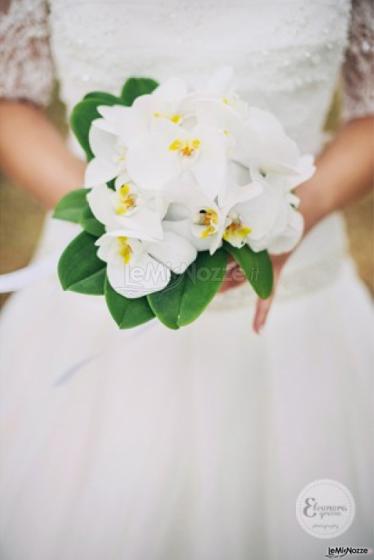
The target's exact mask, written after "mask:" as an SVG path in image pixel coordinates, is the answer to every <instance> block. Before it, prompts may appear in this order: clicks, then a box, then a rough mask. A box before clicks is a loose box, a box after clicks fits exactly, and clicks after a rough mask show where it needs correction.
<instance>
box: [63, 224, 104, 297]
mask: <svg viewBox="0 0 374 560" xmlns="http://www.w3.org/2000/svg"><path fill="white" fill-rule="evenodd" d="M95 241H96V238H95V237H93V236H92V235H89V234H88V233H86V232H84V231H83V232H82V233H80V234H79V235H78V236H77V237H75V239H73V241H71V242H70V243H69V245H68V246H67V247H66V249H65V251H64V252H63V253H62V255H61V257H60V260H59V263H58V275H59V278H60V282H61V285H62V287H63V289H64V290H70V291H72V292H79V293H80V294H91V295H101V294H103V293H104V281H105V270H106V265H105V263H104V262H103V261H101V260H100V259H99V258H98V257H97V255H96V251H97V247H96V246H95Z"/></svg>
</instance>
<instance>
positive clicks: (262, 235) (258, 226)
mask: <svg viewBox="0 0 374 560" xmlns="http://www.w3.org/2000/svg"><path fill="white" fill-rule="evenodd" d="M262 187H263V190H262V192H261V193H260V195H259V196H257V197H256V198H253V200H250V201H249V202H243V203H241V204H239V205H238V206H237V212H238V215H239V216H240V219H241V221H242V222H243V223H245V224H248V225H249V226H250V228H251V232H250V234H249V235H248V238H247V242H248V245H249V246H250V247H251V249H253V251H256V252H258V251H262V250H264V249H267V250H268V251H269V252H270V253H273V254H280V253H286V252H288V251H290V250H292V249H293V248H294V247H295V246H296V245H297V243H298V242H299V240H300V239H301V236H302V233H303V227H304V226H303V219H302V216H301V214H300V213H299V212H297V211H296V210H295V208H294V204H293V199H292V198H290V195H289V193H287V192H284V191H283V190H282V189H279V188H276V187H274V186H272V185H262Z"/></svg>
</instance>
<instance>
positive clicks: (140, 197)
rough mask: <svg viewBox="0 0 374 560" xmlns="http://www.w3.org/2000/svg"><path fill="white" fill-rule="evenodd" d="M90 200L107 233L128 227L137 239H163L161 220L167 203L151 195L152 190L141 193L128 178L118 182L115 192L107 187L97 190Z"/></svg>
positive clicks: (88, 196)
mask: <svg viewBox="0 0 374 560" xmlns="http://www.w3.org/2000/svg"><path fill="white" fill-rule="evenodd" d="M152 194H153V193H152ZM87 201H88V203H89V206H90V208H91V211H92V213H93V214H94V216H95V218H97V220H99V222H101V223H102V224H104V225H105V227H106V228H107V230H111V229H112V230H113V229H114V230H116V229H119V228H124V229H127V230H130V231H132V232H133V236H134V237H137V236H138V235H139V236H142V238H145V237H146V238H148V239H162V237H163V230H162V225H161V220H162V218H163V216H164V215H165V212H166V205H165V204H164V202H163V200H161V199H160V197H157V196H154V195H153V196H151V195H150V193H149V191H147V192H144V191H141V189H139V188H138V187H137V186H136V185H135V184H134V183H133V182H131V181H129V180H128V178H127V177H126V176H120V177H118V178H117V179H116V182H115V190H112V189H110V188H108V187H107V186H106V185H105V184H103V185H98V186H96V187H94V188H93V189H92V190H91V191H90V193H89V194H88V195H87Z"/></svg>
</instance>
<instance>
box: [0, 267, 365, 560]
mask: <svg viewBox="0 0 374 560" xmlns="http://www.w3.org/2000/svg"><path fill="white" fill-rule="evenodd" d="M252 313H253V308H251V307H250V306H248V305H243V306H241V307H240V306H234V307H233V308H228V309H216V308H214V306H212V309H211V310H208V311H207V312H206V313H205V314H204V316H202V317H201V318H200V319H199V320H198V321H197V322H196V323H195V324H193V325H192V326H190V327H187V328H185V329H183V330H180V331H177V332H174V331H170V330H168V329H166V328H165V327H163V326H161V325H159V324H157V323H155V324H153V323H150V324H149V325H148V326H147V327H145V328H144V329H141V330H139V331H137V332H136V334H135V335H134V333H133V332H131V333H129V332H125V331H118V330H117V328H116V326H115V324H114V323H113V321H112V319H111V318H110V317H109V316H108V313H107V311H106V309H105V305H104V302H103V301H102V299H101V298H89V297H83V296H80V295H78V294H73V293H63V292H62V291H61V290H60V288H59V286H58V284H57V281H56V279H55V278H54V277H53V278H47V279H45V280H43V281H42V282H40V283H38V284H37V285H34V286H31V287H29V288H27V289H24V290H23V291H21V292H19V293H18V294H17V295H16V296H14V297H13V298H11V300H10V302H9V303H8V305H7V306H6V308H5V310H4V313H3V318H2V322H1V337H2V372H1V407H0V410H1V432H0V438H1V440H0V441H1V443H0V445H1V457H2V458H1V464H0V550H1V554H0V556H1V558H2V560H25V559H27V560H78V559H79V560H103V559H105V560H107V559H108V560H248V559H252V558H253V559H256V560H290V559H293V558H303V559H306V560H316V559H318V558H323V556H324V554H326V550H327V546H328V545H332V544H334V545H335V544H339V543H342V544H346V545H362V546H364V545H367V546H372V545H373V541H372V533H371V527H370V524H371V520H372V519H373V518H374V516H373V511H371V507H372V504H373V503H374V499H373V484H372V473H373V472H374V468H373V463H372V460H371V456H370V454H371V449H372V433H371V432H372V428H373V416H372V409H373V402H372V396H373V392H372V382H371V368H372V364H373V355H372V334H373V333H372V317H371V309H370V301H369V297H368V295H367V293H366V291H365V289H364V288H363V287H362V285H361V284H360V282H359V280H358V278H357V276H356V273H355V271H354V269H353V267H352V264H351V262H350V260H349V259H346V260H345V262H344V263H343V264H342V266H341V268H340V271H339V274H338V275H337V276H336V278H335V279H334V280H333V281H332V282H330V284H329V285H327V286H323V287H321V288H320V289H318V290H315V291H314V292H309V293H307V294H305V295H299V296H298V297H295V298H288V299H287V300H284V301H282V300H281V301H279V302H277V303H276V304H275V305H274V309H273V310H272V314H271V317H270V321H269V324H268V325H267V327H266V329H265V332H264V333H263V335H261V336H256V335H255V334H253V332H252V331H251V318H252V317H251V315H252ZM321 478H323V479H325V478H329V479H334V480H337V481H339V482H341V483H343V484H344V485H346V486H347V487H348V488H349V489H350V491H351V492H352V494H353V496H354V499H355V502H356V517H355V520H354V522H353V524H352V526H351V527H350V529H349V530H348V531H347V532H346V533H345V534H344V535H342V536H340V537H338V538H336V539H333V541H326V540H321V539H317V538H315V537H313V536H311V535H309V534H307V533H306V532H304V531H303V529H302V528H301V527H300V526H299V524H298V521H297V519H296V516H295V504H296V498H297V496H298V494H299V492H300V490H301V489H302V488H303V487H304V486H305V485H307V484H308V483H310V482H312V481H313V480H316V479H321Z"/></svg>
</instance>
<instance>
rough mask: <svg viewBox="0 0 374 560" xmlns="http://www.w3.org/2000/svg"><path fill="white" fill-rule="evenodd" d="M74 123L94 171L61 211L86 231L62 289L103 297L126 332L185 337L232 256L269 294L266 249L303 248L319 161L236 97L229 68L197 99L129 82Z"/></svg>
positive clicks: (84, 109) (174, 89)
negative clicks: (307, 196) (309, 189)
mask: <svg viewBox="0 0 374 560" xmlns="http://www.w3.org/2000/svg"><path fill="white" fill-rule="evenodd" d="M71 123H72V128H73V130H74V132H75V134H76V136H77V138H78V140H79V142H80V143H81V145H82V147H83V148H84V150H85V151H86V154H87V158H88V160H89V162H88V165H87V168H86V174H85V188H84V189H79V190H77V191H73V192H72V193H70V194H68V195H67V196H66V197H64V198H63V199H62V201H60V203H59V204H58V205H57V207H56V209H55V216H56V217H57V218H60V219H65V220H70V221H75V222H78V223H80V224H81V226H82V228H83V230H84V231H82V233H81V234H80V235H78V237H77V238H75V239H74V240H73V241H72V242H71V243H70V245H69V246H68V247H67V248H66V250H65V251H64V253H63V255H62V257H61V259H60V262H59V276H60V280H61V284H62V286H63V288H64V289H69V290H73V291H77V292H81V293H86V294H104V295H105V298H106V301H107V304H108V308H109V310H110V312H111V314H112V315H113V317H114V319H115V320H116V322H117V324H118V325H119V326H120V327H121V328H129V327H134V326H137V325H139V324H141V323H143V322H145V321H147V320H149V319H152V318H153V317H155V316H157V317H158V318H159V319H160V321H162V322H163V323H164V324H165V325H166V326H168V327H170V328H178V327H180V326H184V325H186V324H188V323H191V322H192V321H193V320H194V319H196V318H197V316H198V315H200V313H201V312H202V311H203V310H204V309H205V307H206V306H207V305H208V304H209V302H210V301H211V299H212V298H213V297H214V295H215V293H216V292H217V291H218V289H219V287H220V285H221V283H222V280H223V278H224V274H225V270H226V265H227V258H228V255H231V256H232V257H233V258H234V259H235V260H236V261H237V262H238V263H239V265H240V266H241V268H242V270H243V272H244V274H245V275H246V277H247V278H248V280H249V283H250V284H251V285H252V287H253V288H254V289H255V291H256V292H257V294H258V295H259V296H260V297H263V298H266V297H268V296H269V294H270V292H271V289H272V267H271V261H270V259H269V255H268V252H270V253H273V254H279V253H284V252H288V251H290V250H291V249H293V247H294V246H295V245H296V244H297V243H298V241H299V240H300V237H301V235H302V231H303V220H302V216H301V214H300V213H299V212H298V211H297V206H298V198H297V196H296V195H295V194H294V190H295V188H296V187H297V186H298V185H299V184H301V183H302V182H304V181H305V180H307V179H308V178H309V177H311V175H312V174H313V172H314V164H313V158H312V156H310V155H302V154H301V153H300V150H299V148H298V146H297V145H296V143H295V142H294V141H293V140H291V139H290V138H289V137H288V136H287V134H286V133H285V131H284V130H283V128H282V126H281V124H280V123H279V121H278V120H277V119H276V118H275V117H274V116H273V115H272V114H270V113H269V112H267V111H264V110H261V109H258V108H256V107H251V106H250V105H248V103H246V102H245V101H244V100H243V99H241V98H240V97H239V96H238V95H237V93H235V91H234V89H233V76H232V71H231V70H230V69H227V68H225V69H222V70H221V71H219V72H217V73H216V74H215V75H214V76H213V77H212V78H211V79H209V80H207V81H206V82H205V83H204V84H202V85H201V86H200V87H198V88H196V89H195V90H192V91H191V90H188V89H187V86H186V84H185V83H184V82H183V81H182V80H180V79H177V78H175V79H170V80H168V81H166V82H165V83H163V84H161V85H158V84H157V83H156V82H155V81H154V80H151V79H148V78H130V79H129V80H127V82H126V83H125V85H124V87H123V89H122V93H121V96H120V97H115V96H113V95H111V94H108V93H104V92H93V93H90V94H88V95H86V96H85V98H84V99H83V101H81V102H80V103H79V104H78V105H77V106H76V107H75V109H74V111H73V114H72V120H71Z"/></svg>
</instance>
